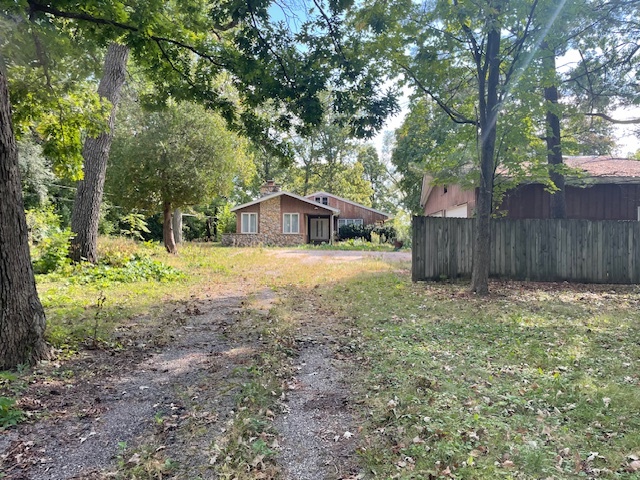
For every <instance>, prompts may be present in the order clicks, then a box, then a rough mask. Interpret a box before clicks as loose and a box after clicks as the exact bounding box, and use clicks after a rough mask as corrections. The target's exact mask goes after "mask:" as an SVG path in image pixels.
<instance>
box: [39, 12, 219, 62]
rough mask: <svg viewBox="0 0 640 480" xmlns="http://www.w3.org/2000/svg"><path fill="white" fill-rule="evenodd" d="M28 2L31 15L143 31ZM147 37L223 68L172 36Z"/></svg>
mask: <svg viewBox="0 0 640 480" xmlns="http://www.w3.org/2000/svg"><path fill="white" fill-rule="evenodd" d="M28 2H29V15H30V16H31V15H33V14H34V13H35V12H42V13H48V14H50V15H54V16H56V17H60V18H68V19H71V20H80V21H84V22H90V23H95V24H97V25H108V26H111V27H115V28H118V29H120V30H125V31H128V32H134V33H138V34H143V32H142V31H141V30H140V28H138V27H136V26H134V25H129V24H126V23H121V22H116V21H115V20H111V19H108V18H101V17H94V16H93V15H89V14H87V13H82V12H65V11H63V10H58V9H57V8H53V7H51V6H49V5H42V4H41V3H38V2H36V1H34V0H28ZM145 36H146V37H147V38H149V39H151V40H153V41H154V42H166V43H170V44H172V45H176V46H177V47H180V48H184V49H186V50H189V51H190V52H192V53H194V54H196V55H197V56H199V57H202V58H204V59H205V60H208V61H209V62H211V63H212V64H214V65H216V66H218V67H220V68H225V67H226V66H225V65H224V64H222V63H220V60H219V59H217V58H216V57H214V56H213V55H210V54H208V53H205V52H203V51H201V50H199V49H198V48H196V47H194V46H193V45H189V44H188V43H184V42H181V41H179V40H175V39H173V38H166V37H159V36H157V35H145Z"/></svg>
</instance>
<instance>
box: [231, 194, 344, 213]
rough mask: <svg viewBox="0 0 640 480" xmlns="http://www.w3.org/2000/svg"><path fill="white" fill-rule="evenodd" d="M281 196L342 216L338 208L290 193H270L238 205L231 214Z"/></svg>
mask: <svg viewBox="0 0 640 480" xmlns="http://www.w3.org/2000/svg"><path fill="white" fill-rule="evenodd" d="M281 195H286V196H287V197H291V198H295V199H296V200H300V201H301V202H304V203H308V204H309V205H313V206H314V207H317V208H323V209H325V210H329V211H330V212H332V213H334V214H336V215H339V214H340V210H339V209H337V208H333V207H330V206H329V205H322V204H319V203H318V202H314V201H313V200H309V199H308V198H304V197H301V196H300V195H296V194H295V193H289V192H275V193H270V194H269V195H265V196H263V197H260V198H258V199H256V200H254V201H252V202H248V203H243V204H242V205H238V206H237V207H233V208H232V209H231V210H230V211H231V212H235V211H236V210H241V209H243V208H246V207H250V206H251V205H255V204H257V203H261V202H264V201H265V200H270V199H272V198H276V197H279V196H281Z"/></svg>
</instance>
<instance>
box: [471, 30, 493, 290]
mask: <svg viewBox="0 0 640 480" xmlns="http://www.w3.org/2000/svg"><path fill="white" fill-rule="evenodd" d="M499 52H500V32H498V31H497V30H495V29H494V30H492V31H490V32H489V34H488V36H487V53H486V55H487V60H486V61H487V62H488V72H487V77H486V80H485V77H484V74H482V72H480V71H479V72H478V79H479V83H478V93H479V107H480V108H479V113H480V139H481V141H480V145H481V147H480V186H479V188H478V199H477V204H476V225H475V238H474V244H473V271H472V274H471V289H472V291H474V292H476V293H477V294H479V295H487V294H488V293H489V266H490V262H491V208H492V202H493V175H494V170H495V166H494V162H495V159H494V156H495V150H496V134H497V120H498V107H499V105H498V86H499V82H500V57H499ZM478 65H480V63H478Z"/></svg>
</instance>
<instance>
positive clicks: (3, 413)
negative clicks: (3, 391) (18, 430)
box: [0, 397, 25, 430]
mask: <svg viewBox="0 0 640 480" xmlns="http://www.w3.org/2000/svg"><path fill="white" fill-rule="evenodd" d="M24 418H25V415H24V412H23V411H22V410H20V409H19V408H17V407H16V401H15V399H13V398H9V397H0V429H3V430H4V429H5V428H8V427H12V426H14V425H17V424H18V423H20V422H21V421H22V420H24Z"/></svg>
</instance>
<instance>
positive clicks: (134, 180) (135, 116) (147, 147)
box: [105, 102, 251, 213]
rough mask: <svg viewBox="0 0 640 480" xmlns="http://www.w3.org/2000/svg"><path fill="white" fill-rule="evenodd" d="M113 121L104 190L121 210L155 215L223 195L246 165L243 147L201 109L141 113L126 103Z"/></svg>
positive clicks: (188, 106) (219, 121)
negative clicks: (115, 123) (113, 134)
mask: <svg viewBox="0 0 640 480" xmlns="http://www.w3.org/2000/svg"><path fill="white" fill-rule="evenodd" d="M118 115H119V116H118V118H119V126H118V127H117V128H116V137H115V139H114V142H113V145H112V148H111V156H110V159H109V167H108V173H107V181H106V186H105V188H106V191H107V192H109V193H110V194H111V199H112V201H113V202H114V203H117V204H118V205H120V206H122V207H125V208H128V209H132V210H133V209H139V210H143V211H146V212H147V213H155V212H158V211H162V208H163V204H165V203H166V202H168V203H170V204H171V207H172V208H181V207H184V206H187V205H196V204H200V203H202V202H203V199H207V198H211V197H213V196H219V195H226V194H228V193H229V191H230V190H231V188H232V186H233V180H234V178H236V177H237V176H238V175H240V174H241V173H242V172H243V171H245V168H244V166H245V164H247V163H250V162H251V158H250V157H249V156H248V155H247V154H246V141H245V140H243V139H242V138H240V137H238V136H237V135H234V134H233V133H231V132H229V131H228V130H227V129H226V128H225V126H224V122H223V120H222V118H221V117H220V116H218V115H215V114H213V113H211V112H208V111H206V110H205V109H204V108H203V107H201V106H198V105H195V104H189V103H180V104H171V105H169V107H168V108H167V109H166V110H162V111H157V112H145V111H143V110H141V109H140V107H139V106H138V104H137V103H136V102H126V103H125V104H124V105H123V108H121V109H120V110H119V112H118Z"/></svg>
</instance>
